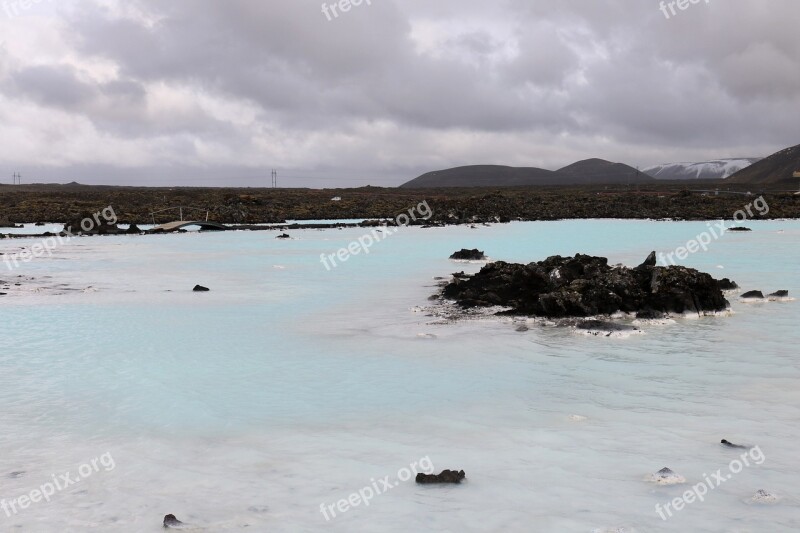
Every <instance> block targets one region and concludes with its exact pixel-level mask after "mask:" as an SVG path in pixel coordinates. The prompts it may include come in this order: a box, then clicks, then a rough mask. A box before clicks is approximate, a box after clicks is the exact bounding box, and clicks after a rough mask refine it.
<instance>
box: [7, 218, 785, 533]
mask: <svg viewBox="0 0 800 533" xmlns="http://www.w3.org/2000/svg"><path fill="white" fill-rule="evenodd" d="M748 226H750V227H752V228H753V229H754V230H755V231H753V232H752V233H742V234H727V235H725V236H724V237H722V238H721V239H719V240H718V241H716V242H714V243H713V244H712V245H711V247H710V249H709V251H708V252H705V253H702V252H701V253H697V254H694V255H692V256H690V257H689V258H688V259H687V260H686V261H684V264H687V265H688V266H692V267H696V268H699V269H702V270H705V271H708V272H711V273H712V274H713V275H715V276H717V277H730V278H732V279H734V280H735V281H737V282H739V284H740V285H742V287H743V288H744V289H748V290H749V289H761V290H763V291H765V292H773V291H775V290H778V289H787V290H790V291H791V292H792V293H793V294H795V295H797V294H800V282H799V281H798V276H797V272H798V267H797V265H798V263H799V262H800V222H797V221H773V222H753V223H748ZM706 228H707V226H706V224H705V223H698V222H691V223H678V222H647V221H564V222H541V223H514V224H508V225H497V226H492V227H483V226H481V227H478V228H477V229H470V228H467V227H450V228H431V229H421V228H406V229H403V230H402V231H400V232H398V233H397V234H395V235H391V236H390V237H388V238H386V239H385V240H384V241H382V242H379V243H377V244H375V245H374V246H373V247H372V248H371V250H370V253H369V254H368V255H363V254H362V255H358V256H355V257H351V258H350V259H349V260H348V261H347V262H345V263H343V264H341V265H340V266H338V267H337V268H335V269H333V270H331V271H328V270H326V269H325V267H324V266H323V265H322V264H321V263H320V254H323V253H325V254H330V253H335V252H336V250H338V249H339V248H340V247H343V246H346V245H347V244H348V243H350V242H351V241H352V240H353V239H356V238H358V237H359V236H361V235H362V233H363V232H364V230H361V229H346V230H325V231H314V230H307V231H291V232H290V233H291V235H292V237H293V239H292V240H288V241H282V240H276V239H275V235H276V233H273V232H228V233H189V234H183V235H163V236H147V237H139V236H137V237H128V236H119V237H88V238H76V239H73V240H72V241H70V242H69V243H67V244H64V245H63V246H60V247H59V248H58V249H57V250H56V251H55V253H54V255H53V256H52V257H45V258H39V259H35V260H33V261H31V262H29V263H25V264H22V265H21V267H20V268H19V269H17V270H14V271H13V272H12V271H9V270H8V269H6V265H5V264H2V263H0V268H2V269H3V270H2V273H1V274H0V280H3V281H6V282H7V283H6V284H3V285H0V292H6V293H8V294H7V295H6V296H1V297H0V305H2V313H3V325H2V328H0V345H2V347H3V350H2V352H1V353H0V406H2V409H1V410H0V427H1V428H2V432H0V498H4V499H6V500H7V501H8V500H15V501H16V500H18V499H19V498H20V496H23V495H28V494H30V491H31V490H33V489H36V488H37V487H40V486H41V485H42V484H44V483H47V482H48V481H49V480H51V478H52V477H53V475H58V474H63V473H65V472H68V471H70V472H77V471H78V468H79V467H80V466H81V465H82V464H84V463H87V462H89V461H91V460H92V459H95V458H98V457H100V456H102V455H104V454H109V456H112V457H113V460H114V468H113V469H108V470H107V471H106V469H104V468H100V469H99V470H96V471H95V472H94V473H93V474H92V475H90V476H87V477H86V478H85V479H83V480H81V481H80V482H79V483H76V484H74V485H72V486H70V487H66V488H64V490H60V491H57V492H56V494H54V495H53V496H52V497H51V501H50V502H46V501H39V502H36V503H31V504H30V505H29V506H26V508H24V509H17V511H18V512H16V513H14V512H11V513H7V512H3V511H2V510H0V524H2V525H0V530H3V531H16V530H19V531H36V532H39V531H42V532H49V531H54V532H55V531H122V532H128V531H129V532H143V531H154V532H155V531H158V530H160V526H161V519H162V517H163V516H164V515H165V514H167V513H173V514H175V515H177V516H178V518H180V519H181V520H183V521H184V522H187V523H191V524H192V525H193V526H194V527H196V528H198V529H199V530H206V531H229V530H230V531H238V530H242V529H245V528H247V530H249V531H257V532H261V531H265V532H266V531H292V532H294V531H327V530H330V531H342V532H353V531H545V532H550V531H553V532H573V531H574V532H587V533H588V532H590V531H593V530H595V529H598V530H599V531H606V530H607V529H608V530H611V531H613V530H614V528H625V529H624V531H638V532H643V531H644V532H648V531H655V532H661V531H665V532H666V531H680V532H686V531H692V532H721V531H725V532H731V531H736V532H764V531H770V532H780V531H796V530H797V529H799V528H800V512H799V511H800V509H798V499H797V498H798V496H800V495H798V482H797V479H798V478H799V476H800V453H798V442H800V424H799V423H798V422H800V369H798V355H797V346H798V341H800V335H799V334H798V329H797V324H798V319H799V318H800V307H798V304H797V303H796V302H793V301H787V302H760V303H750V304H748V303H742V302H741V301H739V299H738V297H737V296H736V294H732V295H730V297H729V299H730V300H731V303H732V311H733V312H732V313H730V314H729V315H726V316H715V317H702V318H698V317H687V318H680V319H678V320H675V321H672V322H669V323H665V324H650V325H644V326H643V330H644V333H643V334H641V335H633V336H630V337H620V338H616V337H615V338H605V337H591V336H584V335H580V334H577V333H576V332H575V331H573V330H570V329H562V328H553V327H544V326H540V325H538V324H534V323H530V324H529V327H530V330H529V331H527V332H518V331H516V329H517V327H518V326H519V325H520V324H518V323H513V322H512V321H510V320H506V319H485V320H473V321H465V322H459V323H442V321H441V320H440V319H438V318H437V317H434V316H430V315H431V314H432V313H431V312H430V310H429V309H426V307H425V306H430V305H432V302H429V301H428V296H430V295H431V294H432V293H434V292H435V291H436V283H437V282H436V281H435V280H434V278H435V277H437V276H448V275H449V274H450V273H452V272H456V271H460V270H466V271H468V272H474V271H477V269H478V268H480V265H478V264H464V263H461V264H456V263H453V262H451V261H449V260H448V259H447V257H448V256H449V255H450V254H451V253H453V252H454V251H455V250H458V249H461V248H464V247H468V248H474V247H477V248H480V249H482V250H485V251H486V252H487V254H488V255H489V256H491V257H492V258H493V259H500V260H507V261H523V262H528V261H532V260H540V259H543V258H545V257H547V256H549V255H554V254H562V255H571V254H575V253H578V252H580V253H589V254H596V255H603V256H606V257H609V259H610V261H611V262H612V263H624V264H628V265H637V264H639V263H641V262H642V261H643V260H644V258H645V257H646V256H647V254H648V253H649V252H650V251H651V250H658V251H660V252H670V251H672V250H674V249H675V248H676V247H678V246H681V245H683V244H685V243H686V242H687V241H688V240H690V239H692V238H694V237H695V236H696V235H698V234H699V233H700V232H702V231H704V230H706ZM34 242H35V241H31V240H4V241H0V252H4V253H7V254H8V253H13V252H15V251H18V250H19V249H21V248H23V247H26V248H27V247H30V246H31V245H32V244H34ZM18 276H22V277H18ZM15 283H19V284H20V285H19V286H16V285H15ZM195 284H201V285H204V286H207V287H209V288H211V292H208V293H193V292H192V290H191V289H192V287H194V285H195ZM5 287H8V289H4V288H5ZM574 415H578V417H575V416H574ZM722 438H727V439H728V440H731V441H734V442H741V443H746V444H750V445H758V446H759V448H760V449H761V450H762V451H763V454H764V456H765V460H764V461H763V464H761V465H753V466H751V467H747V468H745V469H744V470H743V471H742V472H741V473H739V474H736V475H734V476H732V478H731V479H730V480H727V481H726V482H725V483H724V484H723V485H721V486H720V487H719V488H716V489H714V490H712V491H711V492H710V493H709V494H708V496H707V497H706V499H705V501H704V502H695V503H693V504H691V505H688V506H687V507H686V508H685V509H683V510H681V511H676V512H675V513H674V516H673V517H672V518H670V519H669V520H667V521H664V520H662V519H661V518H660V517H659V515H658V514H656V512H655V505H656V504H662V505H663V504H664V503H666V502H668V501H670V500H672V499H673V498H675V497H678V496H680V495H681V494H682V493H683V492H684V491H685V490H686V489H687V488H689V487H690V486H691V485H692V484H694V483H697V482H700V481H701V480H702V479H703V475H704V474H710V473H711V472H716V470H717V469H727V465H728V463H729V462H730V461H731V460H732V459H734V458H736V457H737V456H738V455H740V451H737V450H729V449H726V448H722V447H721V446H720V445H719V441H720V439H722ZM425 457H429V458H430V461H431V462H432V464H433V465H434V466H435V469H436V470H437V471H441V470H443V469H445V468H458V469H464V470H465V471H466V473H467V481H466V482H465V483H463V484H462V485H460V486H453V487H430V486H417V485H415V484H414V483H413V481H410V482H405V483H399V484H398V486H396V487H394V488H393V489H391V490H389V491H386V492H385V493H384V494H380V495H378V496H376V497H375V498H374V499H372V500H371V501H370V504H369V506H366V505H359V506H357V507H353V508H351V509H349V510H348V511H346V512H345V513H341V512H339V511H337V516H336V517H335V518H332V519H331V520H330V521H326V519H325V516H324V515H323V514H322V513H321V512H320V506H321V505H322V504H335V503H336V502H337V501H338V500H340V499H343V498H345V499H346V498H348V497H349V496H350V494H351V493H353V492H355V491H358V490H359V489H362V488H363V487H365V486H369V485H371V484H372V480H373V479H375V480H377V479H380V478H383V477H384V476H387V475H388V476H391V478H392V479H395V478H396V477H397V474H398V472H399V471H400V470H401V469H403V468H404V467H409V466H410V464H411V463H412V462H419V461H420V460H421V459H423V458H425ZM664 466H669V467H670V468H672V469H673V470H675V471H676V472H678V473H679V474H681V475H683V476H684V477H685V478H687V481H688V483H689V484H688V485H681V486H671V487H661V486H656V485H653V484H651V483H648V482H647V481H645V476H647V475H648V474H651V473H653V472H656V471H657V470H659V469H661V468H662V467H664ZM724 471H727V470H724ZM12 473H14V475H11V474H12ZM758 489H765V490H768V491H770V492H772V493H775V494H777V495H779V496H780V497H781V500H780V502H779V503H778V504H776V505H748V504H747V503H746V501H747V500H748V499H749V498H750V497H751V496H752V495H753V494H754V493H755V492H756V491H757V490H758ZM9 514H10V516H9Z"/></svg>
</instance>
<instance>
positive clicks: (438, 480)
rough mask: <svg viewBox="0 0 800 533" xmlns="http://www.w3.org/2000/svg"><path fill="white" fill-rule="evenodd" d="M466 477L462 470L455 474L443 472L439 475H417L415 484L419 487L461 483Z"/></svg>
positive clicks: (447, 471)
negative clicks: (419, 485)
mask: <svg viewBox="0 0 800 533" xmlns="http://www.w3.org/2000/svg"><path fill="white" fill-rule="evenodd" d="M465 477H467V475H466V474H465V473H464V471H463V470H461V471H459V472H456V471H455V470H445V471H444V472H442V473H441V474H438V475H437V474H417V479H416V481H417V483H419V484H421V485H432V484H445V483H456V484H457V483H461V481H462V480H463V479H464V478H465Z"/></svg>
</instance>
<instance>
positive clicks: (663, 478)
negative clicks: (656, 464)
mask: <svg viewBox="0 0 800 533" xmlns="http://www.w3.org/2000/svg"><path fill="white" fill-rule="evenodd" d="M650 481H652V482H653V483H655V484H657V485H680V484H682V483H686V478H685V477H683V476H681V475H680V474H676V473H675V472H673V471H672V470H671V469H669V468H666V467H664V468H662V469H661V470H659V471H658V472H656V473H655V474H653V475H652V476H650Z"/></svg>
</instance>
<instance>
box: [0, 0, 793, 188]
mask: <svg viewBox="0 0 800 533" xmlns="http://www.w3.org/2000/svg"><path fill="white" fill-rule="evenodd" d="M28 2H32V4H31V5H29V7H27V8H26V7H24V6H23V5H22V4H23V2H22V1H21V0H0V181H2V182H10V181H11V174H12V173H13V172H16V171H19V172H21V173H22V174H23V181H25V182H31V181H37V182H39V181H54V182H69V181H73V180H74V181H78V182H81V183H108V184H123V183H124V184H142V185H214V186H225V185H244V186H264V185H269V182H270V178H269V174H270V169H272V168H273V167H275V168H277V169H278V170H279V185H281V186H303V187H338V186H364V185H367V184H372V185H397V184H400V183H402V182H404V181H407V180H408V179H411V178H414V177H416V176H417V175H418V174H420V173H422V172H425V171H428V170H435V169H440V168H447V167H451V166H460V165H468V164H506V165H515V166H537V167H543V168H549V169H557V168H560V167H562V166H565V165H567V164H569V163H572V162H574V161H576V160H580V159H586V158H589V157H601V158H604V159H609V160H613V161H619V162H625V163H628V164H631V165H641V166H648V165H652V164H656V163H665V162H675V161H702V160H705V159H714V158H722V157H747V156H761V155H768V154H770V153H772V152H775V151H777V150H778V149H781V148H784V147H786V146H791V145H794V144H798V143H800V113H798V110H800V33H798V21H799V20H800V2H798V1H797V0H769V1H764V0H710V2H708V3H706V1H705V0H701V1H700V3H698V4H694V5H693V4H689V7H688V9H686V10H684V11H681V10H678V9H677V7H676V13H675V15H673V14H672V13H671V12H670V11H669V9H668V8H667V14H668V15H669V18H667V16H665V14H664V13H663V12H662V11H661V10H660V9H659V1H658V0H491V1H489V0H485V1H477V0H371V5H368V4H367V3H366V0H364V2H363V3H362V4H361V5H360V6H357V7H356V6H353V7H352V8H351V9H350V10H349V11H346V12H342V11H339V10H336V11H335V12H334V11H333V10H332V8H331V7H329V8H328V14H327V15H326V14H325V12H323V9H322V8H321V2H320V1H319V0H40V1H38V2H37V1H36V0H28ZM329 4H330V5H333V2H329Z"/></svg>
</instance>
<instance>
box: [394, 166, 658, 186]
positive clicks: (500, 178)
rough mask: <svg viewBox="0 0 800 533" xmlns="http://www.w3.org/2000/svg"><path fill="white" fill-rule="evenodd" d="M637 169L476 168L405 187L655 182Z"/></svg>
mask: <svg viewBox="0 0 800 533" xmlns="http://www.w3.org/2000/svg"><path fill="white" fill-rule="evenodd" d="M652 181H653V178H652V177H650V176H648V175H647V174H644V173H640V172H638V171H637V170H636V169H635V168H633V167H629V166H628V165H623V164H620V163H611V162H609V161H604V160H602V159H588V160H586V161H580V162H578V163H575V164H573V165H570V166H568V167H565V168H562V169H561V170H558V171H555V172H554V171H552V170H544V169H541V168H532V167H524V168H518V167H506V166H498V165H475V166H467V167H457V168H450V169H447V170H438V171H435V172H428V173H427V174H423V175H422V176H420V177H418V178H416V179H413V180H411V181H409V182H408V183H405V184H403V185H401V187H404V188H407V189H412V188H417V189H426V188H431V189H433V188H439V187H526V186H542V185H596V184H600V185H604V184H609V185H610V184H627V183H644V182H652Z"/></svg>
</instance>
